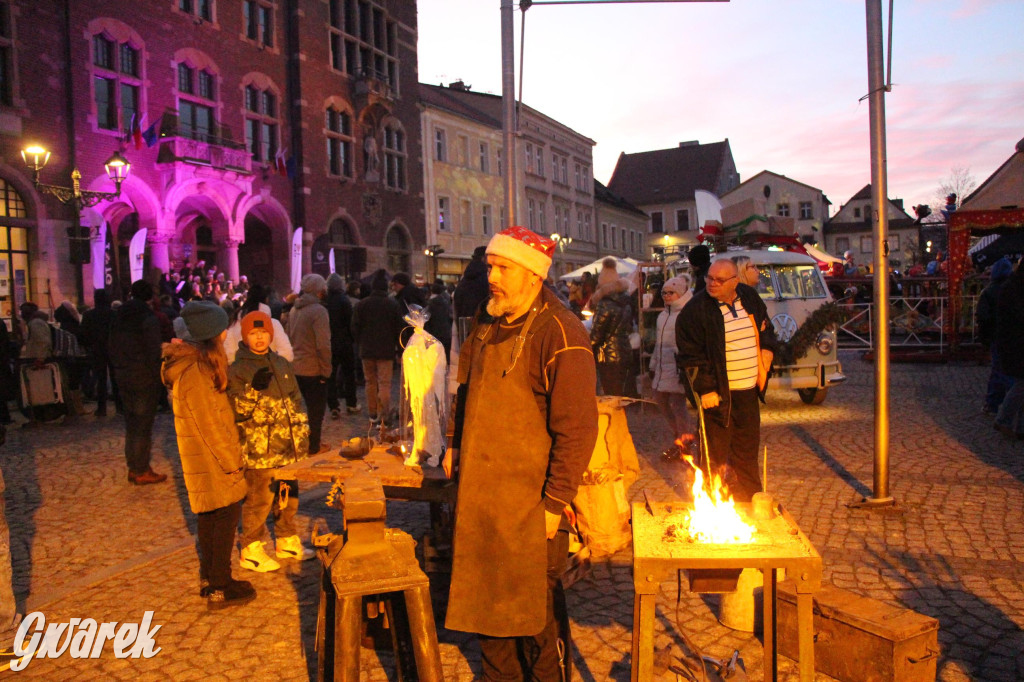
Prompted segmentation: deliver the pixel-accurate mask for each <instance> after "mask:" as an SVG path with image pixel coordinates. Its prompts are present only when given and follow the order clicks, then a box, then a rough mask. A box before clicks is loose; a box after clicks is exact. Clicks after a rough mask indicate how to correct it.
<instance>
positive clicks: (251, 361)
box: [228, 310, 315, 573]
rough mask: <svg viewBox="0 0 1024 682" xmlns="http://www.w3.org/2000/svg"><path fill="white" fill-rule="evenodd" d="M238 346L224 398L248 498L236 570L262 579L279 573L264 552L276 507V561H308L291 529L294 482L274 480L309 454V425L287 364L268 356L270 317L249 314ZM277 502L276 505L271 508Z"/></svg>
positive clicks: (295, 497)
mask: <svg viewBox="0 0 1024 682" xmlns="http://www.w3.org/2000/svg"><path fill="white" fill-rule="evenodd" d="M241 326H242V341H241V342H239V344H238V353H237V354H236V355H235V361H234V362H233V363H232V364H231V367H230V368H229V369H228V395H229V396H230V398H231V401H232V404H233V406H234V408H235V420H236V421H237V423H238V431H239V435H240V437H241V440H242V451H243V453H244V454H245V461H246V472H245V480H246V483H247V484H248V492H247V494H246V497H245V504H244V505H243V507H242V535H241V545H242V550H241V553H240V560H239V564H240V565H241V566H242V568H247V569H250V570H253V571H259V572H261V573H263V572H266V571H273V570H276V569H278V568H280V567H281V564H279V563H278V562H277V561H276V560H275V559H273V558H272V557H270V556H269V555H268V554H267V553H266V551H265V550H264V547H263V543H264V542H265V541H266V540H267V538H268V537H269V535H268V531H267V514H268V513H269V512H270V511H271V507H274V508H275V509H274V513H275V514H274V516H275V522H274V536H275V537H276V539H277V542H276V554H277V556H278V558H291V559H299V560H304V559H310V558H312V557H313V556H315V554H314V552H313V551H312V550H309V549H306V548H304V547H303V546H302V542H301V541H300V539H299V536H298V534H297V532H296V529H295V514H296V512H297V511H298V508H299V486H298V481H296V480H284V481H282V480H275V479H274V469H276V468H277V467H281V466H284V465H285V464H290V463H292V462H294V461H296V460H298V459H301V458H303V457H306V456H307V455H308V454H309V420H308V419H307V417H306V413H305V411H304V410H303V408H302V394H301V393H300V392H299V385H298V383H297V382H296V380H295V372H294V371H293V369H292V365H291V363H290V362H288V361H287V360H285V359H284V358H282V357H281V356H280V355H278V354H277V353H275V352H274V351H272V350H270V343H271V342H272V341H273V339H274V327H273V326H272V323H271V320H270V316H269V315H267V314H266V313H263V312H260V311H258V310H257V311H253V312H251V313H249V314H248V315H246V316H245V317H244V318H242V323H241ZM275 501H276V504H275Z"/></svg>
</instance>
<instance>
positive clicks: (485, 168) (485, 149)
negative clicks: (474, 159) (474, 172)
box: [480, 142, 491, 173]
mask: <svg viewBox="0 0 1024 682" xmlns="http://www.w3.org/2000/svg"><path fill="white" fill-rule="evenodd" d="M480 172H481V173H490V172H491V148H490V146H489V145H488V144H487V143H486V142H481V143H480Z"/></svg>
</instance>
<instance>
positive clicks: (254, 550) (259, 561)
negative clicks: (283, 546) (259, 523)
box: [238, 540, 281, 573]
mask: <svg viewBox="0 0 1024 682" xmlns="http://www.w3.org/2000/svg"><path fill="white" fill-rule="evenodd" d="M238 565H239V566H241V567H242V568H248V569H249V570H250V571H256V572H257V573H266V572H268V571H276V570H277V569H279V568H281V564H279V563H277V561H276V560H275V559H273V558H271V556H270V555H269V554H267V552H266V550H264V549H263V543H262V542H260V541H259V540H257V541H256V542H252V543H249V545H247V546H246V547H243V548H242V551H241V553H240V555H239V558H238Z"/></svg>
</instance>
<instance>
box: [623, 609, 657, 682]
mask: <svg viewBox="0 0 1024 682" xmlns="http://www.w3.org/2000/svg"><path fill="white" fill-rule="evenodd" d="M657 600H658V595H656V594H637V595H635V596H634V598H633V652H632V653H633V660H632V666H631V670H630V680H631V681H632V682H650V680H652V679H653V678H654V610H655V607H656V605H657Z"/></svg>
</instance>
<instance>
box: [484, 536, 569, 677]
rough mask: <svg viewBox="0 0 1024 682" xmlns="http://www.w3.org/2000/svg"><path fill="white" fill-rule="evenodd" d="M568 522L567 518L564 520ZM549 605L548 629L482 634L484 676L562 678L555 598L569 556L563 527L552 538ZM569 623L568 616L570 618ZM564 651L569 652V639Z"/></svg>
mask: <svg viewBox="0 0 1024 682" xmlns="http://www.w3.org/2000/svg"><path fill="white" fill-rule="evenodd" d="M563 522H564V520H563ZM547 545H548V609H547V620H546V621H545V623H544V629H543V630H541V631H540V632H539V633H538V634H536V635H534V636H532V637H531V636H527V637H486V636H484V635H480V653H481V654H482V658H483V661H482V663H483V668H484V680H487V682H498V681H499V680H510V681H511V680H539V681H540V682H560V680H561V679H562V671H561V665H562V664H561V661H560V660H559V653H558V631H559V622H558V621H559V619H558V618H557V617H556V613H555V600H556V598H560V599H561V600H563V602H564V596H563V595H562V594H561V590H562V584H561V582H560V580H561V577H562V573H563V572H564V571H565V564H566V561H567V559H568V556H569V532H568V530H564V529H559V531H558V532H557V533H556V534H555V537H554V538H552V539H550V540H548V542H547ZM565 625H566V626H568V618H566V623H565ZM564 646H565V648H564V649H563V651H565V652H566V653H565V654H564V655H566V656H569V655H571V654H569V653H568V651H569V645H568V642H565V643H564Z"/></svg>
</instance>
